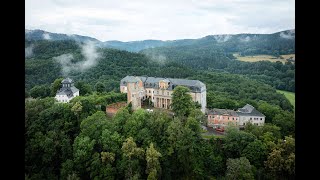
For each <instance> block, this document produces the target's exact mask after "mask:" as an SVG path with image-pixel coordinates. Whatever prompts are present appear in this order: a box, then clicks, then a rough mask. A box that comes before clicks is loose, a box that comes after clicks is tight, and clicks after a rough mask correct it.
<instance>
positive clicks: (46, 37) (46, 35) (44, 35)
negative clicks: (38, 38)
mask: <svg viewBox="0 0 320 180" xmlns="http://www.w3.org/2000/svg"><path fill="white" fill-rule="evenodd" d="M42 37H43V39H46V40H50V39H51V37H50V34H47V33H45V34H43V35H42Z"/></svg>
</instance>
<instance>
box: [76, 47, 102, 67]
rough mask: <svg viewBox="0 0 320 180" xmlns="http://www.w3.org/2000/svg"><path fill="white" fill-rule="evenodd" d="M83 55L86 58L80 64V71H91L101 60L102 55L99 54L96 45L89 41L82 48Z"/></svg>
mask: <svg viewBox="0 0 320 180" xmlns="http://www.w3.org/2000/svg"><path fill="white" fill-rule="evenodd" d="M81 53H82V55H83V56H84V58H85V61H82V62H81V64H80V70H82V71H83V70H86V69H89V68H91V67H93V66H95V65H96V64H97V60H98V59H99V58H100V56H101V55H100V54H99V53H98V52H97V49H96V46H95V43H94V42H92V41H88V42H87V43H85V44H84V45H82V46H81Z"/></svg>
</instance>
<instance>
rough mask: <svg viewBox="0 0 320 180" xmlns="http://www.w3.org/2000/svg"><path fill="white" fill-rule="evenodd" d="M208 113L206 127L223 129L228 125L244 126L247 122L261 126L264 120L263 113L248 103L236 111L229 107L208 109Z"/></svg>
mask: <svg viewBox="0 0 320 180" xmlns="http://www.w3.org/2000/svg"><path fill="white" fill-rule="evenodd" d="M207 115H208V124H207V126H208V127H213V128H218V129H223V130H224V129H225V127H226V126H228V125H231V124H232V125H236V126H238V127H244V126H245V125H246V124H248V123H249V122H250V123H252V124H253V125H256V126H263V125H264V122H265V117H266V116H265V115H264V114H262V113H261V112H259V111H258V110H257V109H255V108H254V107H253V106H251V105H250V104H246V105H245V106H244V107H243V108H239V109H238V110H237V111H234V110H230V109H217V108H214V109H209V110H207Z"/></svg>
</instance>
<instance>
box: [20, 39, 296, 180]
mask: <svg viewBox="0 0 320 180" xmlns="http://www.w3.org/2000/svg"><path fill="white" fill-rule="evenodd" d="M25 43H26V47H32V53H31V55H30V56H28V57H26V58H25V72H26V74H25V75H26V77H25V78H26V79H25V80H26V81H25V92H26V98H27V97H33V98H31V99H29V98H27V99H26V103H25V176H26V178H25V179H217V178H218V179H294V176H295V139H294V138H295V115H294V112H293V106H292V105H291V104H290V102H289V101H288V100H287V99H286V98H285V96H284V95H282V94H280V93H277V92H276V89H275V88H274V87H272V85H268V84H269V83H268V78H273V76H274V74H276V73H279V76H281V77H282V75H283V74H281V73H283V72H284V71H286V73H289V72H290V70H293V75H294V64H284V65H283V64H278V63H268V62H263V63H250V64H249V63H244V62H241V63H240V64H239V66H242V67H241V68H242V70H243V72H241V73H239V72H231V71H232V68H231V66H236V64H232V63H233V62H234V60H233V59H232V56H229V55H228V54H225V53H224V52H223V50H219V49H216V50H214V51H209V52H208V54H207V53H206V50H204V51H203V58H202V59H201V54H199V53H197V52H201V51H199V50H197V51H192V50H191V52H192V53H190V54H188V52H186V53H180V54H179V53H177V57H175V58H176V59H174V58H172V61H171V60H170V59H169V58H168V57H166V59H163V58H161V57H159V56H154V57H152V56H151V57H150V55H146V54H142V53H133V52H128V51H121V50H116V49H105V48H98V49H97V52H98V53H99V54H100V58H98V59H97V64H96V65H95V66H93V67H91V68H90V69H87V70H84V71H79V70H77V69H74V70H72V71H70V73H69V75H68V76H69V77H70V78H72V79H73V80H74V81H75V86H76V87H77V88H79V89H80V96H79V97H76V98H74V99H72V100H71V102H70V103H57V102H56V101H55V100H54V98H53V96H54V95H55V92H56V90H57V89H58V88H59V87H60V82H61V80H62V79H63V78H65V76H64V74H63V72H62V68H63V67H62V65H61V64H60V63H59V62H58V61H57V60H56V59H55V58H54V57H57V56H60V55H62V54H68V53H70V54H72V55H73V57H74V59H72V63H77V62H82V61H84V59H85V57H84V55H83V54H82V52H81V48H80V45H81V43H80V42H75V41H69V40H68V41H45V40H41V41H27V40H26V41H25ZM187 54H188V56H191V57H194V56H197V57H199V64H202V63H203V64H204V63H207V64H205V66H221V67H211V68H203V67H201V66H199V67H197V68H195V67H193V66H196V65H197V64H196V63H194V64H192V63H191V62H192V60H190V61H185V62H183V63H181V62H179V61H178V60H177V59H179V56H180V55H181V57H187ZM205 55H208V57H210V56H211V57H210V58H212V59H221V61H219V60H217V63H214V62H210V61H206V58H205ZM209 55H210V56H209ZM216 55H218V56H216ZM157 57H158V58H157ZM173 59H174V60H173ZM222 59H224V60H225V62H227V63H230V65H229V64H228V65H227V66H225V64H224V62H223V61H222ZM188 62H190V63H189V64H188ZM219 63H220V64H219ZM228 68H229V69H228ZM241 68H240V69H241ZM246 68H247V69H250V68H251V71H250V70H246ZM259 68H261V69H263V70H267V73H266V75H264V76H262V75H261V74H259ZM234 70H235V68H234ZM229 71H230V72H229ZM245 71H246V72H245ZM252 71H253V72H256V73H257V74H254V73H253V74H250V72H252ZM268 73H269V74H268ZM284 74H285V73H284ZM126 75H138V76H142V75H145V76H156V77H171V78H187V79H198V80H200V81H202V82H204V83H205V84H206V87H207V107H208V108H228V109H237V108H240V107H243V106H244V105H245V104H247V103H249V104H251V105H253V106H254V107H256V108H257V109H258V110H259V111H260V112H262V113H263V114H265V115H266V124H265V125H264V126H262V127H257V126H253V125H251V124H247V125H246V127H245V129H244V131H242V130H241V131H239V130H238V129H236V128H233V127H229V128H228V130H227V132H226V135H225V136H212V137H211V138H209V139H207V138H203V137H202V135H201V128H200V123H201V122H205V117H204V116H203V115H202V113H201V112H200V111H199V110H198V109H196V107H195V106H194V105H193V103H190V102H181V101H180V99H179V96H177V97H175V100H174V101H175V102H176V103H174V104H178V105H179V104H187V108H181V107H180V106H177V107H175V108H173V109H174V111H175V112H176V114H177V116H176V117H171V116H169V115H168V114H166V113H165V112H162V111H155V112H153V113H148V112H146V111H144V110H137V111H134V112H132V110H131V109H130V106H127V107H125V108H123V109H121V110H120V111H119V112H118V113H117V114H116V115H115V116H114V117H112V118H111V117H108V116H106V113H105V107H106V106H107V105H109V104H111V103H114V102H120V101H126V94H121V93H119V83H120V80H121V79H122V78H123V77H125V76H126ZM254 75H256V76H259V75H261V77H264V78H265V79H266V80H265V81H263V80H264V79H263V78H261V77H260V78H261V79H259V78H254ZM289 76H290V75H289ZM284 79H285V78H279V79H278V80H279V81H280V82H281V83H284V84H285V82H284ZM274 81H276V80H275V79H274ZM292 86H293V87H294V83H293V85H292ZM177 90H179V88H176V90H175V91H177ZM186 91H187V90H185V91H183V92H186ZM175 94H179V93H175ZM180 94H181V93H180ZM183 96H184V95H183ZM186 99H188V98H186ZM189 100H190V98H189Z"/></svg>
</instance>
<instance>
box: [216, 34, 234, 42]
mask: <svg viewBox="0 0 320 180" xmlns="http://www.w3.org/2000/svg"><path fill="white" fill-rule="evenodd" d="M231 37H232V35H229V34H226V35H215V36H214V38H215V39H216V41H218V42H219V43H220V42H226V41H228V40H229V39H230V38H231Z"/></svg>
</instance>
